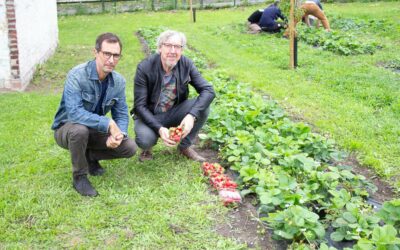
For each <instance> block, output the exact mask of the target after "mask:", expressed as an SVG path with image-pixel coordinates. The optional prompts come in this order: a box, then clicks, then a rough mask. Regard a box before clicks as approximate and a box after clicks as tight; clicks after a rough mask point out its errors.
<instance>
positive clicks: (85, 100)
mask: <svg viewBox="0 0 400 250" xmlns="http://www.w3.org/2000/svg"><path fill="white" fill-rule="evenodd" d="M100 95H101V85H100V83H99V77H98V74H97V71H96V62H95V61H94V60H93V61H89V62H86V63H83V64H81V65H78V66H76V67H74V68H73V69H72V70H71V71H70V72H69V73H68V76H67V79H66V81H65V85H64V92H63V95H62V99H61V103H60V106H59V108H58V111H57V113H56V115H55V118H54V123H53V125H52V126H51V128H52V129H53V130H56V129H58V128H59V127H61V126H62V125H63V124H64V123H67V122H71V123H78V124H82V125H85V126H87V127H89V128H92V129H96V130H97V131H99V132H104V133H107V132H108V125H109V122H110V118H108V117H106V116H100V115H98V114H96V113H94V110H95V109H96V105H97V103H98V102H99V99H100ZM101 105H102V108H103V110H104V114H107V113H108V112H109V111H110V110H111V117H112V119H113V120H114V121H115V122H116V123H117V125H118V127H119V128H120V129H121V131H122V132H123V133H124V134H127V131H128V123H129V116H128V106H127V104H126V97H125V79H124V78H123V77H122V76H121V75H120V74H118V73H117V72H115V71H113V72H111V75H110V80H109V84H108V88H107V91H106V95H105V97H104V100H103V103H102V104H101Z"/></svg>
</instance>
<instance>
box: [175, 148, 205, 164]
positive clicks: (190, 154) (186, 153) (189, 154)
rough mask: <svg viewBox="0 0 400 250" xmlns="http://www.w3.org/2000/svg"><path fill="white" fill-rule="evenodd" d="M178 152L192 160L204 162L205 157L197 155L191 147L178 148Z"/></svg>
mask: <svg viewBox="0 0 400 250" xmlns="http://www.w3.org/2000/svg"><path fill="white" fill-rule="evenodd" d="M178 150H179V153H181V154H183V155H184V156H186V157H187V158H189V159H191V160H193V161H199V162H204V161H206V159H205V158H204V157H202V156H201V155H199V154H198V153H197V152H196V151H194V149H193V148H192V147H188V148H179V149H178Z"/></svg>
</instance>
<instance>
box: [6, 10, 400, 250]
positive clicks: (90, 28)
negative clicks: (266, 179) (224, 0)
mask: <svg viewBox="0 0 400 250" xmlns="http://www.w3.org/2000/svg"><path fill="white" fill-rule="evenodd" d="M258 7H260V6H252V7H248V8H236V9H223V10H218V11H216V10H207V11H198V16H197V22H196V23H195V24H193V23H191V22H190V17H189V14H188V12H183V11H177V12H153V13H124V14H118V15H108V14H105V15H91V16H72V17H60V18H59V48H58V49H57V52H56V54H55V55H54V56H53V57H52V58H51V59H50V60H49V61H48V62H47V63H46V64H44V65H42V66H41V67H40V68H39V69H38V72H37V74H36V76H35V79H34V83H33V84H32V85H33V86H35V85H36V86H46V87H45V88H43V87H42V88H39V90H36V91H30V92H26V93H5V94H1V98H0V108H2V109H3V110H7V111H5V112H2V113H1V114H0V119H1V121H2V122H1V123H0V131H2V132H1V133H0V152H1V154H0V214H1V216H0V231H1V232H2V233H1V234H0V248H13V249H14V248H63V247H65V248H81V249H86V248H110V249H120V248H129V249H131V248H143V249H161V248H162V249H180V248H188V249H242V248H245V246H243V245H240V244H237V243H235V242H234V241H233V240H231V239H227V238H224V237H222V236H219V235H218V234H217V233H216V232H215V231H214V230H213V228H214V227H213V225H215V222H214V220H215V218H218V217H221V216H223V214H224V213H225V212H226V209H225V208H224V207H223V206H222V205H221V204H220V203H219V202H217V199H216V197H215V196H211V195H209V194H208V192H207V184H206V183H205V181H204V179H203V178H202V177H201V172H200V168H199V165H198V164H196V163H192V162H190V161H186V160H184V159H181V158H178V156H176V154H175V151H174V150H172V149H166V148H165V147H163V146H161V145H159V146H157V147H156V149H155V151H156V152H155V153H156V159H155V160H154V161H152V162H150V163H146V164H141V163H139V162H138V160H137V156H135V157H133V158H132V159H129V160H114V161H107V162H104V163H103V164H104V166H105V167H106V170H107V173H106V174H105V176H103V177H97V178H95V177H91V181H92V182H93V184H94V186H95V187H96V188H97V190H98V191H99V192H100V194H101V195H100V196H99V197H97V198H94V199H90V198H82V197H80V196H79V195H78V194H77V193H76V192H75V191H74V190H73V189H72V185H71V178H72V177H71V165H70V159H69V155H68V152H67V151H65V150H63V149H61V148H59V147H58V146H57V145H56V144H55V142H54V140H53V133H52V131H51V130H50V126H51V123H52V119H53V117H54V114H55V112H56V109H57V107H58V103H59V101H60V95H61V93H60V89H61V88H62V85H63V81H64V77H65V74H66V72H68V70H69V69H70V68H71V67H73V66H74V65H76V64H78V63H81V62H84V61H86V60H88V59H90V58H91V57H92V54H91V48H92V47H93V45H94V40H95V37H96V36H97V35H98V34H99V33H101V32H105V31H111V32H115V33H117V34H119V35H120V37H121V39H122V41H123V43H124V48H123V54H124V57H123V58H122V60H121V61H120V64H119V65H118V67H117V71H119V72H120V73H122V74H123V75H124V76H125V77H126V79H127V83H128V84H127V97H128V104H129V107H132V103H133V94H132V91H133V88H132V87H133V86H132V79H133V76H134V73H135V69H136V65H137V63H138V62H139V61H140V60H141V59H143V58H144V54H143V53H142V51H141V47H140V44H139V41H138V39H137V38H136V37H135V35H134V33H135V32H136V31H137V30H138V29H139V28H140V27H154V26H165V27H169V28H174V29H178V30H180V31H183V32H185V33H186V34H187V36H188V41H189V44H190V45H191V46H193V47H195V48H196V49H197V50H199V51H201V52H202V53H203V54H204V55H205V56H206V57H207V58H208V59H209V60H210V61H211V62H213V64H214V65H215V66H216V67H218V69H222V70H224V71H225V72H226V73H228V74H229V75H230V76H231V77H233V78H235V79H238V80H240V81H243V82H248V83H249V84H251V86H252V87H254V88H255V89H258V90H260V91H263V92H265V93H268V94H269V95H271V96H272V97H273V98H274V99H276V100H278V101H279V102H280V104H281V105H282V106H284V107H286V108H287V109H288V111H289V112H290V113H292V114H293V115H295V116H300V117H302V118H303V119H305V120H306V121H307V122H309V123H311V124H313V125H315V128H316V129H317V130H319V131H321V133H323V134H326V135H328V136H330V137H332V138H334V139H335V140H336V141H337V143H338V145H339V146H340V147H342V148H344V149H346V150H348V151H354V152H356V153H357V154H358V156H359V159H360V160H361V162H362V163H363V164H365V165H368V166H371V167H373V168H375V169H376V170H377V172H378V173H380V174H381V175H382V176H385V177H387V178H388V179H390V180H391V181H392V184H393V185H397V187H398V188H399V189H400V184H399V181H398V180H396V178H399V176H398V172H399V171H398V169H399V163H398V162H400V161H399V160H400V159H399V158H400V141H399V138H400V126H399V125H398V123H399V119H400V100H399V94H400V93H399V92H400V91H399V83H400V75H399V74H398V73H394V72H392V71H390V70H387V69H384V68H382V67H377V66H376V64H377V63H379V62H382V61H387V60H394V59H399V58H400V52H399V50H398V46H399V45H400V44H399V39H400V35H399V34H400V33H399V31H400V17H399V16H398V14H397V13H399V11H400V3H399V2H375V3H363V4H361V3H352V4H330V5H328V4H326V5H325V9H326V12H327V13H328V17H329V15H330V14H332V15H333V14H335V15H339V14H340V15H342V16H343V17H345V18H349V17H356V18H358V19H361V20H371V19H379V20H383V19H384V20H388V22H389V23H390V29H388V30H375V32H374V31H373V30H370V31H369V32H365V33H363V34H361V35H359V37H358V38H357V39H360V40H362V39H373V40H376V41H377V42H379V43H381V44H382V45H383V48H382V49H381V50H378V51H377V52H376V53H375V54H374V55H360V56H348V57H345V56H339V55H336V54H333V53H331V52H326V51H322V50H319V49H315V48H312V47H311V46H309V45H306V44H303V43H300V44H299V68H298V69H297V70H296V71H291V70H288V69H287V66H288V63H289V62H288V51H289V49H288V42H287V40H285V39H281V38H279V37H277V36H275V35H266V34H263V35H257V36H255V35H249V34H244V33H243V32H242V30H243V27H244V26H243V23H244V20H245V19H246V18H247V16H248V15H249V14H250V13H251V12H252V11H253V10H254V9H256V8H258ZM372 14H373V16H372ZM130 134H131V136H133V129H132V126H131V128H130ZM173 228H179V229H180V231H181V233H174V230H173Z"/></svg>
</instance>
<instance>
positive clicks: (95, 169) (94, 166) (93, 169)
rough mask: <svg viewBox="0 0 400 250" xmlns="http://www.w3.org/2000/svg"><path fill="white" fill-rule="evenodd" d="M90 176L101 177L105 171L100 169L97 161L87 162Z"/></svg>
mask: <svg viewBox="0 0 400 250" xmlns="http://www.w3.org/2000/svg"><path fill="white" fill-rule="evenodd" d="M88 164H89V174H90V175H95V176H96V175H103V174H104V173H105V172H106V170H105V169H104V168H102V167H101V165H100V163H99V161H88Z"/></svg>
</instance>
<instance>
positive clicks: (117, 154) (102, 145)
mask: <svg viewBox="0 0 400 250" xmlns="http://www.w3.org/2000/svg"><path fill="white" fill-rule="evenodd" d="M108 136H109V134H106V133H100V132H98V131H97V130H94V129H91V128H88V127H86V126H84V125H81V124H74V123H66V124H64V125H63V126H61V127H60V128H58V129H57V130H56V131H55V132H54V138H55V140H56V142H57V144H58V145H59V146H60V147H62V148H65V149H68V150H69V152H70V154H71V161H72V174H73V176H79V175H85V174H87V173H88V161H99V160H110V159H116V158H129V157H132V156H133V155H134V154H135V152H136V149H137V146H136V144H135V142H134V141H133V140H132V139H130V138H129V137H128V138H127V139H124V140H123V141H122V142H121V144H120V145H119V146H118V147H117V148H108V147H107V146H106V141H107V138H108Z"/></svg>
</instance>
